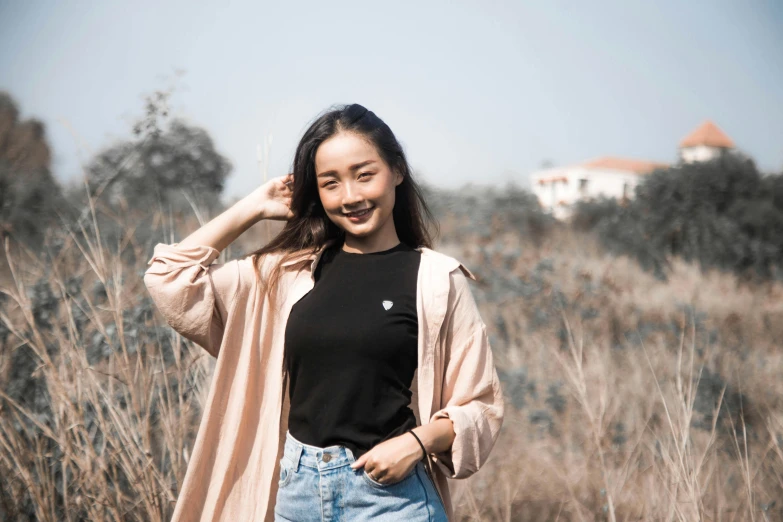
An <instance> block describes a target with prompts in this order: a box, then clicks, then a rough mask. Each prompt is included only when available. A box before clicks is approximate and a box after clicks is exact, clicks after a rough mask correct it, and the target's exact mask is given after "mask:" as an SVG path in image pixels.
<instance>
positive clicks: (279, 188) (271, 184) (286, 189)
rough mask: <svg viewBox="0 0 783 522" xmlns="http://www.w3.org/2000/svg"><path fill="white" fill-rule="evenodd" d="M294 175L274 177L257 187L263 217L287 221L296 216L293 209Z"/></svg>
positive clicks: (259, 206) (260, 211)
mask: <svg viewBox="0 0 783 522" xmlns="http://www.w3.org/2000/svg"><path fill="white" fill-rule="evenodd" d="M293 186H294V175H293V174H286V175H283V176H278V177H276V178H272V179H270V180H269V181H267V182H266V183H264V184H263V185H261V186H260V187H258V188H257V189H256V192H257V194H258V203H257V204H258V208H259V213H260V215H261V218H262V219H274V220H277V221H287V220H289V219H291V218H292V217H294V213H293V212H292V211H291V196H292V195H293Z"/></svg>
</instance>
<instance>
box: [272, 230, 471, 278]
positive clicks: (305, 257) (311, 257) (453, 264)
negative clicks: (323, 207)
mask: <svg viewBox="0 0 783 522" xmlns="http://www.w3.org/2000/svg"><path fill="white" fill-rule="evenodd" d="M337 241H338V240H337V238H332V239H328V240H327V241H326V242H325V243H324V244H323V245H322V246H321V248H319V249H317V250H316V251H314V252H305V253H302V254H301V255H298V256H295V257H293V258H291V259H289V260H288V261H285V262H284V263H281V266H290V265H293V264H296V263H301V262H303V261H311V263H310V267H311V270H312V269H313V268H314V265H315V263H316V262H317V261H318V259H319V258H320V257H321V254H323V252H324V250H326V249H327V248H329V247H330V246H332V245H334V244H335V243H337ZM415 250H418V251H419V252H421V254H422V255H425V256H432V257H438V252H436V251H434V250H432V249H430V248H427V247H425V246H418V247H416V249H415ZM441 256H442V257H444V258H446V260H447V261H450V263H449V266H450V270H453V269H454V268H457V267H459V268H460V269H461V270H462V271H463V273H464V274H465V275H466V276H467V277H469V278H470V279H473V280H474V281H475V280H476V276H475V275H473V273H472V272H471V271H470V270H468V268H467V267H466V266H465V265H463V264H462V263H460V262H459V261H458V260H456V259H454V258H452V257H450V256H443V255H442V254H441Z"/></svg>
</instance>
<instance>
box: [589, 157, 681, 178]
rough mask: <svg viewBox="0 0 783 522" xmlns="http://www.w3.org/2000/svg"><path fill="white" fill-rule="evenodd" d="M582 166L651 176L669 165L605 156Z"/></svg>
mask: <svg viewBox="0 0 783 522" xmlns="http://www.w3.org/2000/svg"><path fill="white" fill-rule="evenodd" d="M580 166H581V167H585V168H588V169H611V170H625V171H628V172H635V173H636V174H649V173H650V172H652V171H654V170H655V169H661V168H666V167H668V166H669V165H668V164H667V163H659V162H655V161H645V160H637V159H628V158H617V157H614V156H604V157H602V158H596V159H594V160H590V161H587V162H585V163H582V164H581V165H580Z"/></svg>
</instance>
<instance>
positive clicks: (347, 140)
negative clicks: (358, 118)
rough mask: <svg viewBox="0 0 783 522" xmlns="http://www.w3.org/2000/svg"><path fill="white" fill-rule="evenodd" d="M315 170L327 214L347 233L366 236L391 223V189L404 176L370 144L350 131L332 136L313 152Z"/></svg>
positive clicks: (319, 191) (392, 222)
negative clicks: (389, 164) (396, 171)
mask: <svg viewBox="0 0 783 522" xmlns="http://www.w3.org/2000/svg"><path fill="white" fill-rule="evenodd" d="M315 173H316V183H317V184H318V195H319V196H320V197H321V203H322V204H323V207H324V210H325V211H326V215H327V216H329V219H330V220H332V222H333V223H334V224H336V225H337V226H339V227H340V228H342V229H344V230H345V232H346V234H352V235H354V236H359V237H367V236H371V235H373V234H375V233H376V232H378V231H379V230H381V229H382V228H383V227H384V226H385V225H388V224H390V225H391V226H394V221H393V219H392V218H391V216H392V210H393V209H394V199H395V197H394V196H395V194H394V189H395V187H396V186H397V185H399V184H400V183H402V179H403V178H402V175H400V174H396V173H394V172H392V170H391V169H390V168H389V166H388V165H387V164H386V162H385V161H384V160H383V159H382V158H381V157H380V155H379V154H378V151H377V150H376V149H375V146H374V145H373V144H372V143H369V142H367V141H365V140H364V139H363V138H361V137H359V136H357V135H356V134H353V133H346V132H341V133H338V134H336V135H334V136H332V137H331V138H329V139H328V140H326V141H324V142H323V143H321V145H320V146H319V147H318V150H317V151H316V153H315ZM364 210H368V212H364V213H363V214H359V215H354V213H357V212H360V211H364ZM390 220H391V221H390Z"/></svg>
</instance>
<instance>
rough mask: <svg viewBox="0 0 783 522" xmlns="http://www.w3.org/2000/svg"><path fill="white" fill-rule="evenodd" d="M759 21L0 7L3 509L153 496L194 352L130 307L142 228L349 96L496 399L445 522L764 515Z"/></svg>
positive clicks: (782, 416) (766, 33) (779, 138)
mask: <svg viewBox="0 0 783 522" xmlns="http://www.w3.org/2000/svg"><path fill="white" fill-rule="evenodd" d="M781 27H783V3H781V2H780V1H779V0H768V1H763V0H758V1H751V2H729V1H723V0H717V1H715V0H713V1H706V0H705V1H702V0H695V1H690V2H674V1H670V0H662V1H659V2H655V3H641V2H621V1H610V0H599V1H595V2H589V3H586V2H574V1H567V0H553V1H550V2H499V1H494V0H487V1H484V2H481V3H479V2H443V1H441V2H435V1H433V2H394V3H385V4H376V3H369V2H347V1H334V2H328V3H324V2H296V3H294V2H290V3H286V2H275V3H272V2H230V3H229V2H223V3H217V2H214V3H209V2H198V3H196V2H175V1H170V2H165V3H154V4H153V3H134V4H131V3H124V4H121V3H116V2H114V3H109V2H73V1H70V2H69V1H64V2H57V3H52V2H22V1H12V0H0V235H1V236H2V241H3V256H0V477H2V479H0V520H9V521H10V520H45V521H55V520H69V521H73V520H87V519H90V520H145V521H148V520H168V519H169V518H170V517H171V513H172V511H173V507H174V501H175V499H176V496H177V492H178V490H179V486H180V484H181V480H182V478H183V476H184V473H185V469H186V467H187V462H188V458H189V451H190V449H191V448H192V445H193V441H194V438H195V434H196V430H197V427H198V422H199V419H200V415H201V406H202V404H203V403H204V400H205V398H206V393H207V391H208V387H209V382H210V376H211V372H212V368H213V366H214V359H212V358H211V357H209V356H208V354H206V352H204V351H203V350H202V349H201V348H200V347H198V346H197V345H194V344H192V343H191V342H190V341H187V340H185V339H183V338H182V337H180V336H179V335H178V334H176V332H174V331H173V330H172V329H171V328H170V327H168V326H167V325H166V324H165V322H164V321H163V320H162V318H161V317H160V316H159V315H158V313H157V311H156V309H155V307H154V305H153V304H152V302H151V300H150V298H149V296H148V294H147V292H146V289H145V287H144V285H143V282H142V279H141V276H142V275H143V273H144V271H145V270H146V262H147V261H148V260H149V259H150V257H151V255H152V249H153V246H154V245H155V244H156V243H158V242H166V243H171V242H174V241H178V240H180V239H182V238H184V237H185V236H187V235H188V234H189V233H190V232H192V231H194V230H195V229H196V228H198V227H199V226H200V224H203V223H206V222H207V221H209V220H210V219H212V218H213V217H215V216H216V215H218V214H219V213H220V212H222V211H223V210H224V209H226V208H227V207H228V206H230V205H231V204H233V203H234V202H235V201H236V200H238V199H240V198H242V197H243V196H244V195H246V194H247V193H249V192H250V191H252V190H253V189H255V188H256V187H257V186H259V185H260V184H262V183H264V182H265V181H266V180H267V179H269V178H270V177H274V176H280V175H283V174H285V173H287V172H289V171H290V169H291V166H292V161H293V153H294V150H295V148H296V145H297V143H298V140H299V138H300V137H301V134H302V133H303V132H304V130H305V129H306V128H307V126H308V125H309V123H310V122H311V121H312V120H313V119H314V118H315V117H316V116H317V115H318V114H319V113H320V112H322V111H324V110H326V109H327V108H329V107H330V106H331V105H333V104H337V103H354V102H356V103H361V104H362V105H365V106H366V107H368V108H369V109H371V110H373V111H374V112H375V113H376V114H377V115H378V116H380V117H381V118H382V119H384V120H385V121H386V122H387V123H388V124H389V125H390V127H391V128H392V129H393V131H394V132H395V134H396V135H397V137H398V139H399V140H400V141H401V142H402V143H403V145H404V147H405V150H406V153H407V154H408V158H409V160H410V163H411V165H412V167H413V169H414V174H415V175H416V176H418V179H419V180H420V181H421V182H422V183H423V185H424V186H425V187H426V194H427V201H428V202H429V203H430V205H432V207H433V209H434V210H435V212H436V215H437V217H438V218H439V222H440V230H439V236H438V242H437V245H436V249H438V250H441V251H443V252H445V253H448V254H450V255H453V256H455V257H457V258H458V259H460V260H461V261H462V262H463V263H464V264H465V265H466V266H468V268H470V269H471V270H472V271H473V272H474V273H475V274H476V276H477V277H478V281H477V282H476V283H473V285H472V290H473V293H474V296H475V297H476V300H477V302H478V303H479V307H480V309H481V313H482V316H483V318H484V320H485V322H486V323H487V326H488V328H489V331H490V333H491V338H490V340H491V344H492V349H493V352H494V354H495V360H496V363H497V365H498V372H499V375H500V377H501V380H502V382H503V387H504V393H505V394H506V397H507V411H506V420H505V422H504V425H503V429H502V431H501V435H500V438H499V440H498V443H497V446H496V447H495V450H494V451H493V453H492V455H491V457H490V459H489V461H488V462H487V464H486V466H485V467H484V468H482V469H481V470H480V471H479V472H478V473H476V474H475V475H474V476H472V477H471V478H469V479H467V480H461V481H454V483H453V487H454V488H455V489H456V492H455V493H454V495H453V497H454V499H455V502H456V507H457V514H458V519H459V520H461V521H469V520H470V521H473V520H503V521H522V520H525V521H527V520H542V521H550V520H551V521H555V520H561V521H584V520H607V521H612V522H614V521H617V520H643V521H653V520H655V521H659V520H677V521H693V520H715V521H718V520H725V521H740V520H753V521H761V520H765V521H766V520H783V349H782V348H781V347H782V346H783V89H781V88H780V86H781V85H783V31H781ZM279 226H280V223H269V222H261V223H259V224H257V225H255V226H254V227H253V228H251V229H250V230H249V231H248V232H247V233H245V234H244V235H243V236H242V237H240V238H239V239H238V240H237V241H236V242H234V243H233V244H232V245H231V246H230V247H229V248H228V249H226V250H225V251H224V252H223V253H222V254H221V258H220V260H219V261H226V260H229V259H233V258H236V257H238V256H241V255H243V254H244V253H246V252H251V251H253V250H255V249H257V248H259V247H260V246H262V245H263V244H265V243H266V242H267V241H268V240H269V238H270V237H272V236H273V235H274V234H275V233H276V232H277V231H278V230H279Z"/></svg>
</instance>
